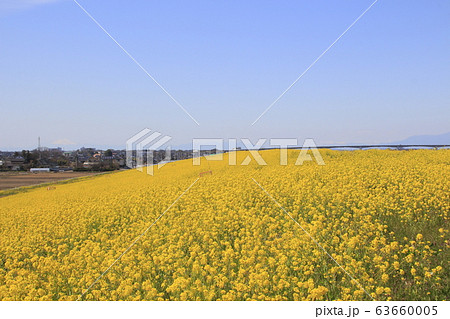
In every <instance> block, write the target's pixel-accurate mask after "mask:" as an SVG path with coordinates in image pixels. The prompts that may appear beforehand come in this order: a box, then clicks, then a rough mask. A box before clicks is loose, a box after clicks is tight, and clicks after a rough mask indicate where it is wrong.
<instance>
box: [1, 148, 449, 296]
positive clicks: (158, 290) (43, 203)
mask: <svg viewBox="0 0 450 319" xmlns="http://www.w3.org/2000/svg"><path fill="white" fill-rule="evenodd" d="M298 153H299V152H298V151H289V153H288V165H287V166H280V165H279V152H278V151H264V152H261V155H262V156H263V158H264V159H265V160H266V162H267V164H268V165H266V166H259V165H257V164H256V163H255V161H254V160H253V161H251V162H250V164H249V165H247V166H241V165H237V166H229V165H228V156H230V154H227V155H225V158H224V159H223V160H221V161H208V162H206V160H204V159H202V164H201V166H193V165H192V161H191V160H185V161H178V162H173V163H169V164H167V165H166V166H164V167H163V168H161V169H160V170H159V171H156V172H155V175H154V176H150V175H147V174H145V173H142V172H138V171H136V170H130V171H124V172H117V173H111V174H106V175H101V176H96V177H90V178H88V179H82V180H80V181H77V182H71V183H67V184H61V185H58V186H57V187H56V189H54V190H52V191H48V190H47V188H46V187H37V188H34V189H31V190H29V191H27V192H26V193H18V194H14V195H11V196H6V197H2V198H0V300H77V299H78V298H80V297H81V299H82V300H372V298H373V299H376V300H442V299H446V298H447V296H448V295H449V286H450V285H449V280H448V271H449V265H448V260H449V254H448V246H449V235H448V213H449V211H450V184H449V179H448V176H450V151H449V150H437V151H436V150H415V151H390V150H369V151H352V152H339V151H329V150H323V151H321V153H322V156H323V158H324V160H325V163H326V165H324V166H319V165H317V164H316V163H314V162H305V163H304V164H303V165H300V166H296V165H294V162H295V160H296V158H297V156H298ZM247 155H248V153H247V152H238V156H237V157H238V159H237V163H241V162H242V161H243V159H244V158H245V157H246V156H247ZM211 159H212V158H211ZM205 171H211V172H212V174H201V173H202V172H205ZM280 206H281V207H282V208H281V207H280ZM161 214H163V215H162V216H161ZM155 221H156V223H154V222H155ZM153 223H154V225H153V226H152V227H150V226H151V225H152V224H153ZM149 227H150V228H149ZM146 230H148V231H147V232H145V233H143V232H144V231H146ZM142 234H143V236H142V237H139V236H140V235H142ZM311 237H312V238H313V239H314V240H313V239H311ZM136 238H139V240H138V241H137V242H136V244H135V245H134V246H132V247H131V249H130V250H129V251H128V252H127V253H126V254H125V255H123V257H122V258H121V259H120V260H119V261H117V262H116V263H115V264H114V265H113V267H111V269H110V271H109V272H108V273H106V274H105V275H104V276H103V277H101V278H100V279H99V280H98V281H97V282H96V283H95V285H93V286H92V287H91V288H90V289H89V290H88V291H87V292H86V289H87V288H88V287H90V286H91V284H92V283H93V282H94V281H95V280H96V279H97V278H98V277H99V276H100V275H101V274H102V273H103V272H104V271H105V270H106V269H107V268H108V267H109V266H110V265H111V264H112V263H113V262H114V261H115V260H116V259H117V258H118V257H119V256H120V255H121V254H122V252H124V251H125V250H126V249H127V248H129V247H130V244H131V243H132V242H133V241H134V240H135V239H136ZM324 250H325V251H326V252H327V253H325V252H324ZM328 254H329V255H328ZM330 256H331V257H332V258H331V257H330ZM350 276H351V277H350ZM352 278H354V280H353V279H352ZM83 292H86V293H85V294H83Z"/></svg>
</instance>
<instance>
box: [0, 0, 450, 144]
mask: <svg viewBox="0 0 450 319" xmlns="http://www.w3.org/2000/svg"><path fill="white" fill-rule="evenodd" d="M78 1H79V3H80V4H81V5H83V6H84V7H85V8H86V10H87V11H89V12H90V13H91V14H92V16H93V17H95V18H96V19H97V20H98V22H99V23H100V24H102V25H103V26H104V28H105V29H106V30H108V31H109V32H110V33H111V35H112V36H114V37H115V38H116V39H117V41H118V42H119V43H120V44H121V45H123V47H124V48H126V49H127V50H128V51H129V52H130V54H131V55H133V56H134V58H135V59H136V60H137V61H139V62H140V63H141V64H142V66H143V67H144V68H146V69H147V70H148V72H149V73H150V74H151V75H152V76H154V77H155V78H156V79H157V80H158V81H159V82H160V83H161V84H162V85H163V86H164V87H165V88H166V89H167V90H168V91H169V92H170V93H171V94H172V95H173V96H174V97H175V98H176V99H177V100H178V101H179V102H180V103H181V104H182V105H183V106H184V107H185V108H186V109H187V110H188V111H189V112H190V113H191V114H192V116H194V117H195V118H196V119H197V120H198V122H199V123H200V126H197V125H196V124H195V123H194V122H193V121H192V120H191V119H190V118H189V117H188V116H187V115H186V114H185V113H184V112H183V111H181V110H180V108H179V107H178V106H177V105H176V104H175V103H174V102H173V101H172V100H171V99H170V98H169V97H168V96H167V95H166V94H165V93H164V92H163V91H162V90H161V89H160V88H159V87H158V86H157V85H156V84H155V83H154V82H153V81H152V80H151V79H150V78H149V77H147V75H146V74H145V73H144V72H143V71H142V70H141V69H139V67H138V66H136V64H134V62H133V61H132V60H131V59H130V58H129V57H128V56H127V55H126V54H125V53H124V52H123V51H121V50H120V48H118V47H117V45H116V44H115V43H114V42H113V41H112V40H111V39H110V38H109V37H108V36H107V35H106V34H105V33H104V32H103V31H102V30H101V29H100V28H99V27H98V26H97V25H95V24H94V22H92V20H90V19H89V17H88V16H87V15H86V14H85V13H84V12H83V11H82V10H81V9H80V8H79V7H78V6H77V5H76V4H75V3H74V1H73V0H0V112H1V113H0V114H1V115H0V116H1V117H0V119H1V122H0V149H3V150H4V149H22V148H34V147H36V144H37V137H38V136H40V137H41V141H42V144H43V145H45V146H52V147H54V146H61V147H64V148H65V149H74V148H77V147H79V146H82V145H85V146H94V147H116V148H125V141H126V140H127V138H129V137H130V136H132V135H133V134H134V133H136V132H138V131H140V130H141V129H142V128H145V127H148V128H150V129H153V130H157V131H160V132H162V133H164V134H166V135H170V136H172V137H173V141H172V144H174V145H181V144H187V143H190V140H191V138H193V137H209V138H215V137H224V138H230V137H248V138H251V139H253V140H256V139H257V138H259V137H298V138H300V139H303V138H307V137H312V138H314V139H315V140H316V143H318V144H331V143H333V144H337V143H380V142H391V141H397V140H401V139H404V138H406V137H408V136H411V135H421V134H442V133H445V132H448V131H450V105H449V101H450V41H449V40H450V2H449V1H447V0H414V1H411V0H379V1H378V3H376V4H375V5H374V6H373V7H372V9H371V10H370V11H368V12H367V14H366V15H365V16H364V17H362V18H361V20H360V21H359V22H358V23H357V24H356V25H355V26H354V27H353V28H352V29H351V30H350V31H349V32H348V33H347V34H345V35H344V36H343V37H342V39H341V40H340V41H339V42H338V43H337V44H336V45H335V46H334V47H332V48H331V49H330V50H329V52H328V53H326V54H325V55H324V56H323V57H322V58H321V59H320V60H319V61H318V62H317V63H316V64H315V65H314V66H313V67H312V68H311V69H310V70H309V72H308V73H307V74H306V75H305V76H304V77H303V78H302V79H301V80H300V81H299V82H298V83H297V84H296V85H295V86H294V87H293V88H292V89H291V90H290V91H289V92H287V93H286V95H285V96H283V98H282V99H280V101H278V102H277V103H276V104H275V105H274V106H273V108H272V109H271V110H270V111H269V112H267V113H266V114H265V115H264V116H263V117H262V118H261V119H260V120H259V121H258V122H257V123H256V124H255V125H253V126H252V125H251V123H252V122H253V121H254V120H255V119H256V118H257V117H258V116H259V115H260V114H261V112H263V111H264V109H266V108H267V106H268V105H270V104H271V103H272V102H273V101H274V100H275V98H276V97H277V96H279V95H280V94H281V93H282V92H283V91H284V90H285V89H286V88H287V87H288V86H289V85H290V84H291V83H292V82H293V81H294V80H295V79H296V78H297V77H298V76H299V75H300V74H301V73H302V72H303V71H304V70H305V69H306V68H307V67H308V66H309V65H310V64H311V63H312V62H313V61H314V60H315V59H316V58H317V57H318V56H319V55H320V54H321V53H322V52H323V51H324V50H325V49H326V48H327V47H328V46H329V45H330V44H331V43H332V42H333V41H334V40H336V38H337V37H338V36H339V35H340V34H341V33H342V32H343V31H344V30H345V29H346V28H347V27H348V26H349V25H350V24H351V23H352V22H353V21H354V20H355V19H356V18H357V17H358V16H359V15H360V14H361V13H362V12H363V11H364V10H366V9H367V7H368V6H369V5H370V4H371V3H372V2H373V0H368V1H366V0H317V1H311V0H308V1H306V0H305V1H299V0H297V1H261V0H258V1H247V0H245V1H242V0H240V1H230V0H227V1H225V0H219V1H196V0H192V1H182V0H180V1H178V0H177V1H175V0H164V1H162V0H161V1H144V0H135V1H125V0H78Z"/></svg>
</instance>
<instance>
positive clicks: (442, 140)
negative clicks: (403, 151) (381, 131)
mask: <svg viewBox="0 0 450 319" xmlns="http://www.w3.org/2000/svg"><path fill="white" fill-rule="evenodd" d="M389 144H402V145H408V144H409V145H412V144H424V145H444V144H445V145H450V132H448V133H444V134H439V135H416V136H411V137H408V138H406V139H404V140H402V141H398V142H392V143H389Z"/></svg>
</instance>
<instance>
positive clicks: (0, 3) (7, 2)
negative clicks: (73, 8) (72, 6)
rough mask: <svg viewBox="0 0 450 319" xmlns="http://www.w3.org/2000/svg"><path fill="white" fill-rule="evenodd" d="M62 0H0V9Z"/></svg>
mask: <svg viewBox="0 0 450 319" xmlns="http://www.w3.org/2000/svg"><path fill="white" fill-rule="evenodd" d="M60 1H62V0H0V10H4V11H10V10H19V9H28V8H31V7H35V6H39V5H44V4H49V3H54V2H60Z"/></svg>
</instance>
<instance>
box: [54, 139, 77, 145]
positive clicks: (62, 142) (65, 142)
mask: <svg viewBox="0 0 450 319" xmlns="http://www.w3.org/2000/svg"><path fill="white" fill-rule="evenodd" d="M53 144H54V145H75V143H74V142H72V141H71V140H69V139H67V138H61V139H59V140H56V141H54V142H53Z"/></svg>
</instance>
